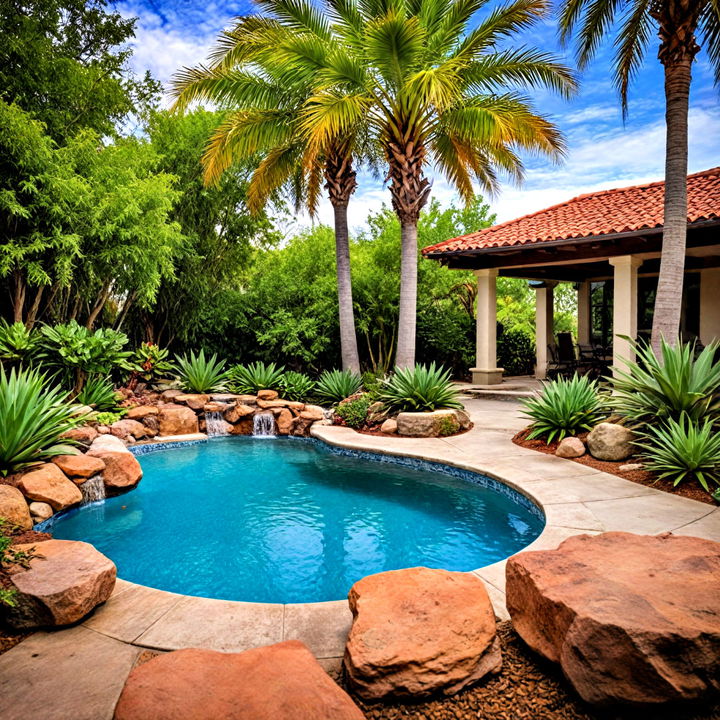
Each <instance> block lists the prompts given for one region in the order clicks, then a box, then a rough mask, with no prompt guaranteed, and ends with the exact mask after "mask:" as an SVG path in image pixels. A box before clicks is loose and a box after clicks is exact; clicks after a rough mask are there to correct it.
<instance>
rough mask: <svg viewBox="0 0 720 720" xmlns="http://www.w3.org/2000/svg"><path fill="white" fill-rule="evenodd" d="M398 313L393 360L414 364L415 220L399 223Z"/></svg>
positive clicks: (399, 364)
mask: <svg viewBox="0 0 720 720" xmlns="http://www.w3.org/2000/svg"><path fill="white" fill-rule="evenodd" d="M400 238H401V248H400V316H399V318H398V340H397V354H396V356H395V364H396V365H397V366H398V367H401V368H406V367H412V366H413V365H414V364H415V325H416V322H417V262H418V247H417V220H415V221H414V222H404V223H402V224H401V226H400Z"/></svg>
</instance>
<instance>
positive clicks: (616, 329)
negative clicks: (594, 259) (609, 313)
mask: <svg viewBox="0 0 720 720" xmlns="http://www.w3.org/2000/svg"><path fill="white" fill-rule="evenodd" d="M642 263H643V261H642V259H641V258H639V257H637V256H636V255H622V256H621V257H615V258H610V264H611V265H612V266H613V269H614V272H613V280H614V286H615V287H614V293H613V364H614V366H615V367H618V368H620V369H623V368H624V367H625V363H624V362H623V360H627V361H629V362H632V361H633V360H635V350H634V349H633V346H632V344H631V343H630V342H629V341H628V340H625V339H624V338H622V337H619V336H620V335H626V336H627V337H629V338H632V339H633V340H635V338H636V337H637V276H638V268H639V267H640V266H641V265H642ZM678 302H680V299H679V298H678Z"/></svg>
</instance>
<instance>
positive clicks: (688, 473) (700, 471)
mask: <svg viewBox="0 0 720 720" xmlns="http://www.w3.org/2000/svg"><path fill="white" fill-rule="evenodd" d="M635 444H636V445H637V446H638V447H640V448H641V450H642V454H641V457H642V459H643V461H644V464H645V468H646V469H647V470H651V471H653V472H656V473H658V476H659V478H660V479H662V478H669V479H670V480H672V482H673V485H675V486H677V485H679V484H680V483H681V482H683V481H684V480H688V479H695V480H697V481H698V482H699V483H700V484H701V485H702V486H703V488H705V490H707V491H708V492H713V491H712V490H711V489H710V485H709V483H710V482H712V483H713V484H714V485H716V486H717V485H720V434H718V433H716V432H715V431H714V429H713V423H712V421H711V420H709V419H707V418H706V419H705V420H704V421H703V422H702V424H700V423H699V422H694V421H693V420H692V419H691V418H690V416H689V415H688V414H687V413H682V414H681V415H680V420H679V421H678V420H675V419H674V418H668V419H667V420H666V421H665V422H664V423H663V424H662V425H660V426H659V427H654V426H652V425H650V426H648V428H647V430H646V431H645V432H643V433H641V439H640V440H638V441H637V442H636V443H635ZM715 492H717V489H715Z"/></svg>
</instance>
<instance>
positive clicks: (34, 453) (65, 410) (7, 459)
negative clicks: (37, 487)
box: [0, 367, 85, 475]
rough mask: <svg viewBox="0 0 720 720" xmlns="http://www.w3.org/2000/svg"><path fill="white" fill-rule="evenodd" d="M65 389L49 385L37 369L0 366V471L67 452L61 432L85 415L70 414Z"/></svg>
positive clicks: (70, 409)
mask: <svg viewBox="0 0 720 720" xmlns="http://www.w3.org/2000/svg"><path fill="white" fill-rule="evenodd" d="M65 396H66V392H65V391H64V390H62V389H61V388H58V387H48V386H47V385H46V378H45V375H43V374H41V373H40V372H39V371H38V370H15V369H13V370H11V371H10V374H9V375H8V374H7V373H6V372H5V369H4V368H2V367H0V475H8V474H9V473H12V472H17V471H18V470H22V469H23V468H24V467H27V466H28V465H31V464H33V463H36V462H39V461H42V460H49V459H50V458H51V457H53V456H54V455H60V454H62V453H67V452H68V446H69V445H71V444H72V443H70V442H61V439H60V436H61V435H62V434H63V433H64V432H65V431H66V430H70V429H71V428H73V427H75V426H76V425H78V424H79V423H80V422H82V421H83V420H84V419H85V418H84V417H76V418H73V407H72V406H71V405H70V404H69V403H67V402H65Z"/></svg>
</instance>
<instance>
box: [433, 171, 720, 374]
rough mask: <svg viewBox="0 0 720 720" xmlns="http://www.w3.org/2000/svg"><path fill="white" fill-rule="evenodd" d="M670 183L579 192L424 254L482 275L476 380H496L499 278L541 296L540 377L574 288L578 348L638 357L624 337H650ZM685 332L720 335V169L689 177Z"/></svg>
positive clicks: (499, 371)
mask: <svg viewBox="0 0 720 720" xmlns="http://www.w3.org/2000/svg"><path fill="white" fill-rule="evenodd" d="M664 185H665V184H664V183H663V182H654V183H649V184H647V185H635V186H632V187H625V188H616V189H612V190H603V191H600V192H595V193H589V194H587V195H580V196H578V197H576V198H573V199H572V200H568V201H567V202H564V203H560V204H558V205H553V206H552V207H549V208H546V209H545V210H540V211H539V212H535V213H531V214H530V215H524V216H523V217H520V218H518V219H516V220H510V221H509V222H504V223H500V224H499V225H494V226H493V227H489V228H485V229H483V230H479V231H477V232H473V233H470V234H468V235H463V236H461V237H457V238H452V239H451V240H445V241H444V242H441V243H438V244H436V245H432V246H430V247H426V248H424V250H423V251H422V252H423V255H424V256H425V257H426V258H429V259H432V260H437V261H439V262H441V263H443V264H445V265H447V266H448V267H450V268H459V269H466V270H467V269H470V270H473V271H474V272H475V275H476V276H477V330H476V333H477V356H476V363H475V365H476V366H475V367H474V368H472V369H471V370H472V377H473V382H474V383H477V384H483V385H489V384H494V383H499V382H500V381H501V379H502V373H503V370H502V368H499V367H497V364H498V363H497V353H496V295H495V288H496V278H497V277H498V275H500V276H508V277H519V278H526V279H528V280H531V281H535V282H533V283H532V284H533V286H534V287H535V292H536V306H535V307H536V347H537V357H536V375H537V377H540V378H543V377H545V376H546V373H547V369H548V362H549V350H550V346H551V345H552V344H553V343H554V333H553V288H555V286H556V285H557V284H558V283H559V282H572V283H574V285H575V287H576V288H577V302H578V313H577V322H578V331H577V341H578V343H580V344H589V343H591V342H594V343H597V344H600V345H606V346H610V345H611V346H612V355H613V360H614V363H615V364H618V361H619V360H621V359H623V358H624V359H632V358H633V357H634V353H633V347H632V345H631V343H630V342H629V341H628V340H626V339H624V337H629V338H637V337H644V336H647V335H649V332H650V329H651V327H652V315H653V306H654V298H655V291H656V288H657V278H658V272H659V268H660V250H661V246H662V233H663V196H664ZM687 189H688V226H687V227H688V234H687V252H686V257H685V287H684V292H683V296H682V298H678V302H681V303H682V328H681V330H682V334H683V336H684V337H697V338H699V340H700V342H701V343H703V344H707V343H708V342H710V341H711V340H713V339H714V338H720V168H712V169H710V170H705V171H704V172H699V173H695V174H693V175H688V179H687Z"/></svg>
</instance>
